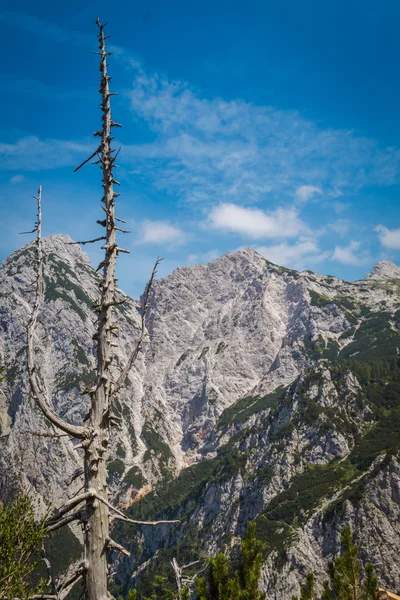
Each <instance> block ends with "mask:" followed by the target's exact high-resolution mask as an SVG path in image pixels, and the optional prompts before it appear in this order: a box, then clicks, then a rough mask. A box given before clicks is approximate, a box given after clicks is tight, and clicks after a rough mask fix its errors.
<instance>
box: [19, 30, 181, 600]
mask: <svg viewBox="0 0 400 600" xmlns="http://www.w3.org/2000/svg"><path fill="white" fill-rule="evenodd" d="M96 23H97V26H98V28H99V35H98V40H99V51H98V52H97V53H96V54H98V55H99V57H100V74H101V75H100V90H99V91H100V94H101V98H102V102H101V112H102V116H101V119H102V128H101V129H100V130H99V131H96V132H95V133H94V135H95V136H97V137H100V140H101V141H100V144H99V146H98V148H97V149H96V150H95V152H93V154H92V155H91V156H90V157H89V158H88V159H86V160H85V161H84V162H83V163H82V164H81V165H79V167H77V169H75V171H77V170H78V169H80V168H81V167H82V166H83V165H84V164H86V163H88V162H89V161H90V160H91V159H92V158H94V157H97V159H98V160H97V161H96V163H95V164H99V165H100V168H101V170H102V185H103V198H102V203H103V206H102V208H103V211H104V213H105V218H104V219H102V220H99V221H98V223H99V224H100V225H101V226H102V227H103V228H104V229H105V234H104V235H102V236H101V237H99V238H96V240H88V241H85V242H81V243H92V242H95V241H99V240H103V241H104V242H105V243H104V245H103V246H102V249H103V250H104V258H103V261H102V262H101V263H100V265H99V267H98V271H101V272H102V279H101V283H100V298H99V301H98V303H97V304H96V305H95V306H94V307H93V310H94V311H95V313H96V316H97V331H96V334H95V336H94V338H95V341H96V343H97V361H96V381H95V384H94V385H93V387H92V388H91V389H90V390H85V392H86V393H89V394H90V410H89V414H88V417H87V420H86V423H85V425H72V424H70V423H68V422H66V421H64V420H63V419H62V418H60V417H59V416H58V415H57V414H56V412H55V411H54V410H53V409H52V408H51V405H50V402H49V399H48V397H47V393H46V390H45V387H44V385H43V380H42V378H41V377H40V372H39V368H38V366H37V365H36V364H35V361H34V356H35V352H34V345H35V344H34V342H35V326H36V321H37V317H38V313H39V308H40V304H41V302H42V299H43V293H44V275H43V252H42V237H41V221H42V217H41V195H42V189H41V187H40V188H39V191H38V195H37V196H35V198H36V200H37V206H38V213H37V221H36V224H35V228H34V230H33V231H34V232H36V253H37V263H36V264H37V270H36V293H35V300H34V305H33V309H32V313H31V316H30V319H29V323H28V326H27V338H28V343H27V363H28V378H29V384H30V389H31V393H32V396H33V398H34V399H35V401H36V403H37V404H38V406H39V407H40V409H41V411H42V413H43V415H44V416H45V417H46V418H47V419H48V420H49V421H50V422H51V423H52V425H54V426H55V428H56V430H59V431H62V432H64V433H66V434H68V435H69V436H71V437H72V438H75V439H78V440H80V442H79V443H78V444H77V445H75V448H76V449H78V448H82V449H83V452H84V491H83V492H82V493H81V494H79V495H77V496H75V497H74V498H71V499H70V500H68V501H67V502H66V503H65V504H64V505H63V506H62V507H60V508H58V509H57V510H55V511H54V512H53V514H52V515H51V516H50V518H49V520H48V528H49V531H53V530H55V529H58V528H59V527H62V526H64V525H67V524H68V523H71V522H72V521H79V522H81V523H82V524H83V526H84V547H85V556H84V561H83V563H82V564H81V565H80V566H79V569H78V570H77V572H76V573H75V574H73V575H72V576H71V577H70V578H69V579H68V582H64V583H63V584H62V589H63V590H66V589H67V588H68V589H70V587H71V585H72V584H74V583H75V582H76V581H78V580H79V579H80V578H81V577H84V578H85V593H86V597H87V598H88V600H106V599H108V598H110V595H109V593H108V591H107V582H108V571H109V567H108V555H109V551H110V550H118V551H120V552H122V553H123V554H125V555H128V556H129V552H128V551H127V550H126V549H125V548H123V547H122V546H121V545H120V544H118V543H117V542H115V541H113V540H112V539H111V537H110V520H111V518H113V519H121V520H124V521H126V522H129V523H134V524H136V525H157V524H159V523H176V522H177V521H158V522H147V521H134V520H132V519H129V518H128V517H126V516H125V515H124V514H123V513H122V512H121V511H120V510H118V509H117V508H115V507H114V506H112V504H111V503H110V502H109V499H108V487H107V458H108V455H109V452H108V445H109V439H110V428H111V425H112V410H111V401H112V397H113V395H114V394H116V392H117V391H119V390H120V388H121V387H122V386H123V384H124V383H125V380H126V378H127V376H128V374H129V371H130V369H131V368H132V366H133V364H134V362H135V360H136V358H137V356H138V354H139V352H140V349H141V346H142V343H143V340H144V337H145V333H146V329H145V316H146V311H147V307H148V300H149V293H150V289H151V285H152V283H153V279H154V276H155V274H156V269H157V266H158V264H159V259H157V261H156V264H155V266H154V269H153V272H152V274H151V278H150V281H149V283H148V285H147V288H146V292H145V298H144V305H143V309H142V326H141V331H140V335H139V340H138V341H137V344H136V346H135V348H134V351H133V353H132V355H131V357H130V358H129V359H128V361H127V364H126V365H125V367H124V368H123V369H122V371H121V374H120V376H119V377H118V378H117V380H116V381H115V382H114V381H113V377H112V362H113V358H114V348H115V347H116V343H115V340H116V336H117V332H118V324H117V323H116V322H114V321H113V313H114V307H115V306H116V305H117V304H119V303H120V302H118V301H117V298H116V277H115V265H116V260H117V257H118V254H119V253H121V252H128V251H127V250H124V249H123V248H120V247H119V246H118V244H117V231H121V232H124V233H126V231H125V230H123V229H121V228H120V227H118V226H117V222H124V221H122V220H121V219H118V218H117V217H116V215H115V199H116V198H117V197H118V196H119V194H118V193H116V192H115V191H114V186H116V185H119V183H118V181H116V180H115V178H114V172H113V169H114V167H115V166H116V165H115V160H116V156H117V154H118V153H115V150H113V149H112V148H111V143H112V140H113V137H112V128H113V127H120V125H119V124H118V123H115V122H114V121H113V120H112V117H111V105H110V99H111V97H112V96H113V95H114V94H113V93H111V92H110V89H109V82H110V79H111V77H110V76H109V75H108V74H107V66H108V65H107V57H108V56H109V55H110V52H107V51H106V45H105V40H106V37H105V35H104V25H102V24H101V23H100V21H99V19H97V21H96ZM78 243H79V242H78ZM62 589H60V587H59V588H57V593H58V594H60V595H61V592H62Z"/></svg>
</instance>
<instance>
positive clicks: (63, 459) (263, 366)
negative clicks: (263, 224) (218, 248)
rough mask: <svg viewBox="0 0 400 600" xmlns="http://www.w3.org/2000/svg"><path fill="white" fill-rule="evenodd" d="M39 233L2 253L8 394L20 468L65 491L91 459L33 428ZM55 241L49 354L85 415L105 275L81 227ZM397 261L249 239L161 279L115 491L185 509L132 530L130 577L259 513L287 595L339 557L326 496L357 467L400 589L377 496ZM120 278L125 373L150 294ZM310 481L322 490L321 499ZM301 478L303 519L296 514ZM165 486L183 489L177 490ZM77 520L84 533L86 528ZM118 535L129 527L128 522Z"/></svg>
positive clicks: (43, 489) (5, 452)
mask: <svg viewBox="0 0 400 600" xmlns="http://www.w3.org/2000/svg"><path fill="white" fill-rule="evenodd" d="M32 249H33V247H32V244H28V245H26V246H24V247H23V248H21V249H20V250H18V251H16V252H15V253H13V255H11V256H10V257H9V258H8V259H6V261H4V263H3V264H2V265H1V267H0V331H1V337H0V360H1V362H2V363H3V364H5V366H6V372H7V377H6V382H5V386H4V395H3V396H2V397H0V418H1V422H2V427H1V433H0V467H1V468H2V469H3V471H4V470H5V469H11V468H12V469H14V470H16V471H19V472H20V473H21V476H22V477H23V478H25V480H26V481H29V482H30V483H32V484H33V485H34V486H35V488H36V489H37V491H38V494H39V496H40V497H42V498H43V499H46V498H51V499H52V501H53V502H54V503H58V502H60V500H61V498H62V497H63V495H64V494H65V493H66V491H68V493H69V494H73V493H75V492H76V490H77V489H79V486H80V485H81V479H80V477H79V476H78V477H77V478H75V479H74V480H73V484H70V481H72V479H73V477H74V475H75V472H76V469H77V468H78V467H79V464H80V463H79V456H78V453H77V451H76V450H74V448H73V445H72V444H71V442H69V441H68V440H58V441H52V442H50V441H49V440H47V441H46V440H44V439H41V438H37V437H36V438H35V437H34V436H33V435H30V434H29V433H28V434H27V432H29V431H33V430H37V431H43V430H45V429H46V424H45V423H44V422H43V419H42V418H41V416H40V414H39V413H38V411H37V410H36V409H35V407H34V406H33V404H32V402H31V400H30V399H29V395H28V394H27V393H26V369H25V365H24V343H25V331H24V323H25V321H26V318H27V315H28V314H29V311H30V306H31V304H32V297H31V293H30V292H29V291H28V290H29V289H30V288H32V282H33V272H32V261H31V259H32V258H33V255H32ZM45 251H46V264H45V280H46V287H47V290H46V296H45V302H44V304H43V306H42V310H41V314H40V317H39V326H38V331H37V336H38V340H37V353H38V359H39V360H40V361H42V362H43V364H44V365H45V366H44V369H43V375H44V378H45V382H46V385H47V388H48V390H49V399H50V401H51V402H52V404H53V406H54V408H55V409H56V410H58V411H59V412H60V413H61V414H63V416H66V417H67V418H68V419H70V420H71V421H72V422H81V420H82V418H84V415H85V411H86V403H85V400H84V398H83V399H82V397H81V396H80V395H79V392H80V390H81V389H82V387H84V383H85V382H86V381H88V380H90V377H91V372H92V369H93V364H94V362H93V361H94V356H93V342H92V335H93V332H94V323H93V320H94V316H93V313H92V311H91V306H92V304H93V303H94V302H95V300H96V297H97V293H98V282H99V275H98V274H96V273H95V271H94V270H93V269H92V268H91V267H90V265H89V262H88V259H87V257H86V255H85V253H84V252H82V250H81V249H80V248H79V247H78V246H77V245H75V244H74V243H72V240H71V239H70V238H69V237H68V236H51V238H47V239H46V241H45ZM379 264H380V263H378V265H379ZM389 271H390V276H389V277H386V276H385V278H383V279H382V278H380V277H378V278H376V277H373V278H366V279H365V280H361V281H358V282H345V281H342V280H340V279H338V278H334V277H330V276H322V275H317V274H315V273H312V272H309V271H304V272H302V273H298V272H297V271H294V270H291V269H286V268H284V267H279V266H277V265H274V264H272V263H270V262H269V261H267V260H266V259H265V258H264V257H263V256H261V255H260V254H258V253H257V252H256V251H254V250H252V249H244V250H240V251H238V252H236V253H230V254H226V255H224V256H223V257H221V258H219V259H215V260H214V261H211V262H210V263H209V264H207V265H196V266H192V267H183V268H179V269H177V270H175V271H174V272H173V273H171V274H170V275H169V276H167V277H166V278H163V279H159V280H156V281H155V282H154V286H153V289H152V291H151V297H150V305H149V311H148V315H147V320H146V326H147V330H148V333H149V337H148V340H147V342H146V344H145V347H144V350H143V352H142V353H141V355H140V357H139V360H138V362H137V363H136V365H135V367H134V368H133V369H132V372H131V374H130V376H129V378H128V385H127V387H126V389H125V390H124V391H123V392H122V393H121V395H120V396H119V397H118V399H116V401H115V403H114V407H113V410H114V412H115V414H116V416H118V417H120V418H121V421H120V426H119V427H118V428H117V429H116V430H115V433H114V436H113V440H112V459H111V461H110V463H109V471H110V490H111V493H112V495H113V496H114V497H115V499H116V501H120V502H121V503H122V504H124V505H130V504H132V503H133V506H132V508H131V509H129V510H131V511H132V514H135V515H137V514H141V515H142V516H146V515H147V516H150V515H151V516H152V517H158V516H161V515H165V514H174V515H177V516H178V518H181V517H182V515H184V519H183V522H182V525H181V526H178V527H176V528H175V529H174V530H173V531H172V530H171V528H170V527H162V528H161V529H159V530H158V531H144V532H143V536H142V537H139V538H138V539H136V538H135V541H134V547H135V548H136V550H135V552H134V556H135V558H134V559H132V561H119V562H118V563H116V567H115V568H116V572H117V580H118V582H119V584H120V586H122V587H121V589H122V590H126V589H127V586H129V585H131V584H132V583H133V582H136V579H135V578H133V580H132V573H133V572H135V571H136V570H137V569H140V568H141V564H142V563H143V562H144V563H145V562H146V561H147V560H149V561H150V563H149V569H150V573H151V568H152V565H157V567H156V568H160V569H164V568H166V567H165V564H166V565H168V564H169V563H168V560H167V561H166V563H165V564H164V563H163V565H161V566H160V563H159V558H157V556H158V557H160V556H162V552H161V549H162V548H164V550H165V552H166V553H167V554H168V552H175V551H176V548H179V547H181V546H180V545H181V544H182V543H183V542H185V540H186V541H187V540H192V542H193V543H192V549H191V552H192V554H193V553H195V552H198V551H199V550H200V549H204V550H206V551H207V552H209V553H214V552H215V551H217V550H218V549H219V548H223V549H225V550H226V551H231V549H232V544H234V543H235V541H237V539H238V537H239V536H240V535H242V534H243V531H244V530H245V527H246V524H247V523H248V521H249V519H251V518H256V519H257V523H258V525H257V526H258V533H259V535H260V536H261V537H263V539H265V540H266V541H267V542H268V543H269V547H270V549H271V551H270V552H269V553H268V555H267V556H266V557H265V563H264V567H263V576H262V577H263V586H264V588H265V589H266V590H267V591H268V593H269V594H272V597H276V598H284V597H289V595H290V594H291V593H297V592H298V584H299V582H301V580H302V577H303V576H304V571H305V569H307V568H310V567H311V566H313V562H314V563H315V564H317V565H318V569H319V571H320V573H322V572H323V571H324V569H325V571H326V565H327V557H328V556H329V555H330V554H332V552H334V551H335V550H337V547H338V531H339V527H340V525H341V524H342V523H343V516H342V517H340V516H339V513H338V512H337V511H336V512H335V510H336V509H335V510H334V511H333V513H332V515H333V516H332V515H331V517H330V520H329V519H328V521H329V522H328V525H327V527H326V531H325V533H324V529H323V524H322V520H321V519H323V518H325V517H324V515H323V514H322V513H324V510H325V509H324V510H323V511H322V513H321V511H320V509H321V506H324V502H325V503H326V502H327V501H328V500H329V499H330V495H333V496H335V494H336V495H337V494H339V496H338V497H339V498H341V497H342V496H343V495H346V494H347V492H346V489H347V488H346V486H350V488H351V490H353V489H358V486H359V484H358V481H361V482H362V484H363V485H364V482H365V486H367V485H370V486H371V490H370V491H368V490H367V488H366V487H365V490H367V491H365V490H364V488H362V490H363V491H362V492H360V494H361V495H362V497H364V498H367V499H368V506H369V505H370V503H371V502H372V504H373V503H374V502H375V505H377V506H380V507H381V508H380V509H379V511H378V513H377V515H376V519H378V521H376V519H375V517H372V518H371V519H370V521H371V522H370V523H369V524H368V526H367V525H366V532H367V534H365V535H364V534H363V533H362V531H360V530H358V531H356V536H358V539H359V541H361V542H362V546H366V550H365V552H366V553H367V555H368V557H369V558H371V552H373V548H374V544H375V545H376V543H377V540H378V537H379V536H378V534H377V531H376V528H378V525H377V523H378V522H379V519H380V520H381V528H382V527H383V529H384V530H385V532H386V533H385V535H386V536H387V538H386V539H385V541H384V544H383V549H384V551H385V552H386V556H387V560H386V563H387V564H388V565H389V564H390V569H391V570H390V573H389V575H387V574H384V573H381V575H382V577H383V576H385V577H386V579H384V581H385V582H387V584H388V585H390V586H391V587H392V588H396V587H397V589H399V588H400V572H399V569H398V568H396V567H394V566H392V565H391V563H390V561H391V560H393V553H392V554H391V550H390V543H389V541H388V540H389V537H390V535H392V536H393V535H398V533H400V532H399V531H398V526H397V525H396V519H397V520H398V517H399V515H400V509H399V498H400V496H399V497H398V496H396V495H394V496H393V499H392V500H390V501H389V498H386V497H385V498H384V499H382V498H381V499H379V498H378V500H377V494H378V496H379V481H380V480H379V478H380V477H381V479H382V477H383V479H382V481H386V484H387V485H389V483H388V482H389V481H390V482H391V483H390V486H389V487H390V489H397V487H398V468H399V467H398V451H397V450H396V448H395V442H394V441H392V437H391V436H392V432H391V429H390V427H389V425H391V426H392V429H393V431H394V433H395V434H396V435H397V433H400V429H399V431H398V430H397V423H398V420H397V419H398V412H397V402H399V403H400V399H399V390H398V388H397V387H396V386H397V385H398V384H397V379H396V377H397V376H398V371H397V369H398V359H396V357H397V356H398V353H399V348H400V341H399V338H400V335H399V329H400V310H399V309H400V303H399V286H398V281H397V280H396V278H393V277H392V274H393V268H392V267H391V268H390V269H389ZM382 272H385V273H388V270H387V265H384V267H383V268H382V267H379V268H378V273H382ZM395 273H396V271H395ZM375 274H376V273H375ZM119 294H121V297H124V299H125V300H126V302H125V303H124V304H123V305H121V306H120V307H119V308H118V311H117V318H118V321H119V323H120V330H121V333H120V338H119V342H118V349H117V359H116V363H115V374H116V375H117V374H118V372H119V371H120V369H121V365H122V364H123V363H124V361H125V358H126V356H127V355H128V354H129V351H130V350H131V349H132V347H133V346H134V343H135V340H136V339H137V336H138V332H139V323H140V307H139V305H138V303H137V302H136V301H133V300H131V299H130V298H128V297H127V296H125V295H124V294H123V292H119ZM396 361H397V362H396ZM363 364H366V365H367V367H368V368H364V367H363ZM371 373H372V374H374V377H375V379H373V378H372V379H371V377H372V375H371ZM385 411H386V412H385ZM387 412H388V414H389V415H390V417H389V416H388V415H386V413H387ZM388 420H389V424H388ZM399 422H400V421H399ZM375 432H377V433H376V435H378V433H379V432H381V433H380V435H381V436H382V435H383V436H384V439H385V440H387V443H386V442H385V443H383V444H382V443H381V442H380V441H379V440H380V438H379V436H378V441H377V440H376V439H375V438H374V435H375ZM363 444H364V446H365V445H366V444H367V446H368V444H369V446H368V448H364V446H363ZM390 453H391V454H390ZM382 457H383V458H382ZM335 461H336V462H335ZM340 461H343V463H340ZM352 461H353V462H352ZM385 461H386V462H385ZM336 463H337V464H336ZM339 463H340V464H343V466H342V467H340V466H339ZM381 464H383V466H382V469H383V470H382V469H380V465H381ZM354 465H355V466H354ZM185 467H189V469H186V468H185ZM382 473H384V475H382ZM315 477H316V478H317V479H315ZM191 478H193V480H192V479H191ZM319 478H320V479H321V480H322V482H323V487H322V488H319ZM385 478H386V479H385ZM168 480H170V483H168ZM181 481H183V482H186V483H185V485H184V488H185V489H184V490H183V491H182V490H181V491H179V490H180V486H181V483H180V482H181ZM324 482H325V483H324ZM368 482H369V483H368ZM386 484H385V485H386ZM360 485H361V484H360ZM168 486H169V487H168ZM296 486H297V488H298V490H297V492H295V490H296V489H297V488H296ZM307 486H308V487H309V488H310V489H313V490H314V491H313V492H312V495H311V498H312V499H311V500H310V502H311V504H310V506H308V505H307V502H308V500H307V498H305V495H304V494H306V490H307ZM313 486H314V487H313ZM374 486H375V487H374ZM377 486H378V487H377ZM396 486H397V487H396ZM170 489H171V490H175V492H169V491H168V490H170ZM399 489H400V488H399ZM183 492H184V493H183ZM173 493H175V494H176V497H177V498H180V501H175V500H174V497H173V496H171V494H173ZM294 493H297V494H298V496H296V497H297V498H299V500H298V502H299V504H298V516H297V524H296V522H295V521H294V520H290V519H291V517H290V515H291V514H292V508H291V507H292V503H293V502H294V499H293V498H292V497H291V496H290V494H294ZM352 493H353V492H352ZM288 494H289V495H288ZM327 494H328V498H327V497H326V495H327ZM368 494H369V496H368ZM143 496H144V498H143ZM139 497H142V500H141V501H140V502H138V503H137V504H135V500H136V499H138V498H139ZM168 498H170V500H169V505H168V504H167V505H165V503H164V504H163V502H164V500H165V499H167V500H168ZM351 498H352V496H351V497H350V499H347V500H346V501H345V502H344V504H343V503H342V506H344V511H345V514H347V517H348V520H349V521H350V522H351V523H352V524H353V525H354V526H355V517H354V515H355V514H359V515H361V516H362V515H363V514H364V513H362V509H360V507H359V506H358V505H357V504H356V503H354V502H353V500H352V499H351ZM278 499H280V500H279V502H278ZM277 502H278V504H276V503H277ZM154 503H155V504H154ZM279 503H280V504H282V506H284V507H286V508H285V511H286V512H284V514H283V513H282V514H281V512H279ZM391 503H393V504H391ZM328 504H330V502H328ZM174 507H175V508H174ZM296 510H297V509H296ZM338 510H339V509H338ZM302 511H303V512H302ZM318 511H320V512H318ZM360 511H361V512H360ZM295 514H297V512H296V513H295ZM324 514H325V513H324ZM352 515H353V516H352ZM347 517H346V518H347ZM360 518H361V517H360ZM363 518H364V517H363ZM372 526H373V527H374V528H375V530H374V531H372V530H371V527H372ZM211 527H212V533H211V529H210V528H211ZM318 531H319V533H318V535H317V534H316V533H315V532H318ZM279 532H280V533H279ZM290 532H291V533H290ZM73 534H74V535H77V536H78V538H79V531H76V530H73ZM119 535H120V536H121V538H124V536H126V535H127V533H126V532H125V531H124V530H123V528H122V530H119ZM130 535H131V534H130ZM329 536H331V538H332V539H331V541H329V543H328V539H330V538H329ZM332 536H333V537H332ZM140 540H141V541H140ZM228 540H231V541H229V543H228ZM332 540H333V541H332ZM365 540H366V543H364V542H365ZM368 540H374V541H373V543H372V544H371V542H370V541H368ZM131 543H132V541H129V540H128V545H129V544H131ZM185 543H186V542H185ZM137 544H139V545H137ZM196 549H197V550H196ZM328 550H329V551H328ZM157 551H158V552H157ZM160 552H161V554H160ZM189 554H190V553H189ZM193 555H194V554H193ZM283 556H285V557H286V558H285V559H283V558H282V557H283ZM279 557H280V558H279ZM287 557H289V558H287ZM388 557H392V558H390V559H389V558H388ZM188 558H189V556H188ZM157 561H158V562H157ZM282 561H283V562H282ZM375 562H376V561H375ZM288 565H289V566H290V569H291V570H289V571H288V572H287V573H286V575H285V576H284V580H285V581H286V580H287V581H288V583H287V584H283V583H282V581H283V580H280V579H279V578H278V579H277V578H276V577H275V579H274V576H273V574H274V573H276V572H278V571H279V569H278V566H279V568H280V569H283V571H282V573H284V572H285V569H286V568H289V566H288ZM277 569H278V570H277ZM378 570H379V567H378ZM282 576H283V575H282ZM146 577H147V575H146V573H145V572H143V573H142V574H141V576H140V578H139V580H140V581H141V582H142V583H140V581H139V585H142V586H145V585H147V584H146ZM282 586H283V587H282ZM285 586H286V587H285ZM143 589H144V588H143ZM274 594H275V596H274Z"/></svg>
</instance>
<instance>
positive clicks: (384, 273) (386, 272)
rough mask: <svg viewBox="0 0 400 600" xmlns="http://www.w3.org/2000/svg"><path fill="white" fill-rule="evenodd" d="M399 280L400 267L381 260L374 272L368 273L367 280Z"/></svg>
mask: <svg viewBox="0 0 400 600" xmlns="http://www.w3.org/2000/svg"><path fill="white" fill-rule="evenodd" d="M385 278H387V279H399V278H400V267H398V266H397V265H395V264H394V263H392V262H390V261H389V260H381V261H380V262H378V263H377V264H376V265H375V266H374V268H373V269H372V271H371V272H370V273H368V275H367V277H366V279H385Z"/></svg>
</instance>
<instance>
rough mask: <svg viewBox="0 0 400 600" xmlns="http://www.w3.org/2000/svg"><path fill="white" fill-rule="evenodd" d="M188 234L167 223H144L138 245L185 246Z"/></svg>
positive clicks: (140, 230)
mask: <svg viewBox="0 0 400 600" xmlns="http://www.w3.org/2000/svg"><path fill="white" fill-rule="evenodd" d="M186 240H187V234H186V233H184V232H183V231H182V230H181V229H180V228H179V227H176V226H175V225H171V224H170V223H168V222H167V221H149V220H145V221H143V222H142V223H141V224H140V226H139V236H138V239H137V242H138V243H141V244H165V243H169V244H174V245H177V244H183V243H184V242H185V241H186Z"/></svg>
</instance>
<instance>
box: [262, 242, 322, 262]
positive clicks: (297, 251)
mask: <svg viewBox="0 0 400 600" xmlns="http://www.w3.org/2000/svg"><path fill="white" fill-rule="evenodd" d="M254 248H255V250H257V252H259V253H260V254H262V255H263V256H265V258H266V259H268V260H269V261H271V262H273V263H275V264H277V265H282V266H285V267H290V268H292V269H298V270H301V269H304V268H306V267H307V268H308V267H310V266H312V265H314V264H317V263H320V262H322V261H323V260H325V259H326V258H328V256H329V252H322V251H321V250H320V248H319V247H318V245H317V243H316V242H315V241H314V240H311V239H303V240H299V241H297V242H296V243H294V244H288V243H286V242H283V243H281V244H276V245H273V246H255V247H254Z"/></svg>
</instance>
